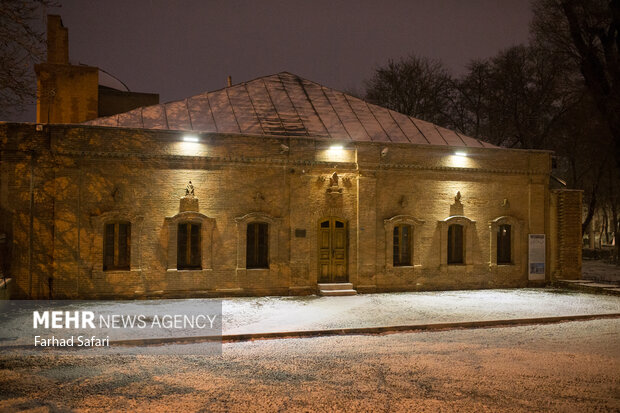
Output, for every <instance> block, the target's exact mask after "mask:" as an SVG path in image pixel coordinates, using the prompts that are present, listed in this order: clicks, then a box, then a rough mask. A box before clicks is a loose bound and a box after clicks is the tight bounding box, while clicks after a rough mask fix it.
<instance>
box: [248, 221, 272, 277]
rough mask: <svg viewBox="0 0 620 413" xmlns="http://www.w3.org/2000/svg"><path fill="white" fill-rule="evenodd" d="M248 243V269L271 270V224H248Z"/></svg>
mask: <svg viewBox="0 0 620 413" xmlns="http://www.w3.org/2000/svg"><path fill="white" fill-rule="evenodd" d="M246 242H247V245H246V250H245V251H246V259H245V262H246V264H245V265H246V268H269V224H267V223H266V222H250V223H248V227H247V234H246Z"/></svg>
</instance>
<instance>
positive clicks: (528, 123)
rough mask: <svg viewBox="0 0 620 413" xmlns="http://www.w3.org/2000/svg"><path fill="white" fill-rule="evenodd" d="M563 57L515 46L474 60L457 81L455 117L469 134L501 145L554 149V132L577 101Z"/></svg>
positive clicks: (537, 49)
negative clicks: (568, 85)
mask: <svg viewBox="0 0 620 413" xmlns="http://www.w3.org/2000/svg"><path fill="white" fill-rule="evenodd" d="M566 79H567V73H566V67H565V65H564V63H563V61H562V59H561V58H560V57H559V56H557V55H553V54H549V53H546V52H545V51H544V50H542V49H539V48H536V47H532V46H515V47H511V48H509V49H507V50H504V51H502V52H501V53H499V54H498V55H497V56H495V57H494V58H492V59H489V60H485V61H474V62H472V63H471V64H470V66H469V72H468V73H467V74H466V75H465V76H464V77H462V78H461V79H459V80H458V81H457V82H456V85H457V86H456V88H457V90H458V95H457V101H456V104H455V105H454V108H455V109H454V110H455V111H456V113H457V115H456V116H453V119H456V120H457V121H458V122H459V123H460V125H457V127H458V128H459V129H461V130H462V131H463V132H464V133H466V134H470V135H472V136H473V137H475V138H480V139H483V140H486V141H488V142H491V143H494V144H496V145H502V146H508V147H516V148H524V149H550V145H551V144H552V135H553V133H554V131H555V127H556V126H557V124H558V123H559V122H560V121H561V118H562V116H563V115H564V113H566V111H567V110H568V109H569V108H570V106H571V105H572V104H573V103H574V100H575V99H574V97H573V94H572V92H571V89H570V88H568V87H567V80H566Z"/></svg>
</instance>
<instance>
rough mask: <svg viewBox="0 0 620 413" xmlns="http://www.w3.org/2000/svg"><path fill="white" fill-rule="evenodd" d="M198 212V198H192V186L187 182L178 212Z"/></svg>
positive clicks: (190, 182)
mask: <svg viewBox="0 0 620 413" xmlns="http://www.w3.org/2000/svg"><path fill="white" fill-rule="evenodd" d="M188 211H191V212H199V206H198V198H196V197H195V196H194V185H192V181H189V183H188V184H187V186H186V187H185V196H184V197H182V198H181V201H180V204H179V212H188Z"/></svg>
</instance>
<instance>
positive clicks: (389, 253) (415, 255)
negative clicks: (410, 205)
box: [383, 215, 425, 269]
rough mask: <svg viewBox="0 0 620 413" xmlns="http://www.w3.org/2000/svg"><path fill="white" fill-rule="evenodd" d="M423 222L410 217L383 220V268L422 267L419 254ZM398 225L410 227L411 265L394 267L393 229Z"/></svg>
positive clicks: (399, 216)
mask: <svg viewBox="0 0 620 413" xmlns="http://www.w3.org/2000/svg"><path fill="white" fill-rule="evenodd" d="M424 222H425V221H422V220H421V219H418V218H416V217H414V216H412V215H395V216H393V217H392V218H387V219H384V220H383V227H384V228H385V267H386V268H388V269H398V268H415V267H421V266H422V257H421V254H420V246H421V239H422V238H421V234H420V233H421V232H422V231H420V227H421V226H422V225H424ZM400 224H406V225H411V228H412V230H413V237H412V238H411V264H412V265H398V266H394V257H393V256H394V227H395V226H397V225H400Z"/></svg>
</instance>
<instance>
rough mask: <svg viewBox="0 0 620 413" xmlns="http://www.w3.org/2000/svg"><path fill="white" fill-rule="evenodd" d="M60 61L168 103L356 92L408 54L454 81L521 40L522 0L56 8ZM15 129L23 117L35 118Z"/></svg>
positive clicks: (110, 2)
mask: <svg viewBox="0 0 620 413" xmlns="http://www.w3.org/2000/svg"><path fill="white" fill-rule="evenodd" d="M60 3H61V4H62V6H61V7H60V8H54V9H51V10H48V13H50V14H60V15H61V16H62V19H63V23H64V25H65V26H66V27H68V29H69V47H70V51H69V58H70V60H71V61H72V62H74V63H76V62H80V63H84V64H88V65H92V66H98V67H100V68H102V69H103V70H105V71H108V72H110V73H112V74H113V75H115V76H116V77H118V78H120V79H121V80H122V81H123V82H125V83H126V84H127V85H128V86H129V88H130V89H131V90H132V91H138V92H153V93H159V94H160V101H161V102H166V101H170V100H175V99H181V98H184V97H188V96H192V95H195V94H198V93H201V92H203V91H207V90H215V89H219V88H221V87H224V86H225V85H226V77H227V76H228V75H231V76H232V79H233V83H238V82H242V81H246V80H251V79H254V78H256V77H260V76H264V75H269V74H273V73H277V72H281V71H289V72H292V73H295V74H298V75H300V76H302V77H305V78H307V79H310V80H313V81H316V82H318V83H321V84H323V85H326V86H329V87H332V88H335V89H339V90H352V91H358V92H359V93H361V92H362V91H363V81H364V79H368V78H369V77H370V76H371V75H372V71H373V68H375V67H377V66H378V65H383V64H385V63H386V61H387V60H388V59H389V58H399V57H401V56H406V55H408V54H411V53H415V54H418V55H421V56H427V57H430V58H435V59H440V60H442V61H443V62H444V63H445V64H446V65H447V67H448V68H449V70H450V71H451V72H452V73H453V74H455V75H459V74H461V73H463V72H464V71H465V67H466V65H467V63H468V62H469V61H470V60H471V59H475V58H485V57H490V56H493V55H495V54H496V53H497V52H498V51H499V50H501V49H504V48H507V47H510V46H513V45H516V44H520V43H525V42H527V39H528V24H529V21H530V20H531V17H532V15H531V8H530V2H529V1H528V0H499V1H498V0H467V1H463V0H402V1H399V0H391V1H388V0H384V1H363V0H355V1H335V0H331V1H322V0H320V1H304V2H302V1H293V0H286V1H257V0H254V1H251V0H248V1H233V0H226V1H205V0H200V1H199V0H197V1H170V0H168V1H164V0H142V1H138V0H131V1H127V0H119V1H117V0H106V1H84V0H61V1H60ZM26 116H27V117H26V118H24V119H23V120H33V119H34V110H32V111H31V112H30V113H29V114H26Z"/></svg>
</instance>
